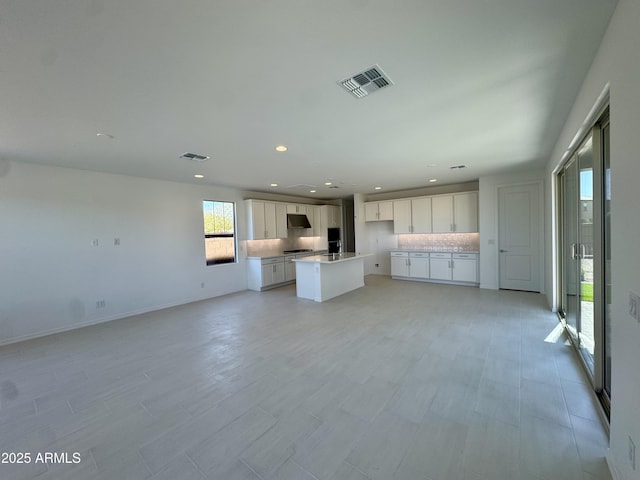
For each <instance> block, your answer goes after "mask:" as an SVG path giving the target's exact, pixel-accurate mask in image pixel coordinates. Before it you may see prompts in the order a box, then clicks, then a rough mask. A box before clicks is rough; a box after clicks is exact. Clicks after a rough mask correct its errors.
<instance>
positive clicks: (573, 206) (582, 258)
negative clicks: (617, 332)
mask: <svg viewBox="0 0 640 480" xmlns="http://www.w3.org/2000/svg"><path fill="white" fill-rule="evenodd" d="M610 176H611V164H610V159H609V120H608V113H607V112H606V111H605V113H604V114H603V115H602V117H600V119H599V120H598V122H597V123H596V124H595V125H594V126H593V128H592V129H591V131H590V132H589V133H588V134H587V135H586V136H585V138H584V139H583V140H582V143H580V145H579V146H578V148H576V149H575V151H574V153H573V155H572V156H571V157H570V158H569V159H568V160H567V162H566V163H565V164H564V165H563V167H562V169H561V170H560V171H559V173H558V183H557V185H558V192H559V196H558V200H559V204H558V213H559V215H558V232H559V235H558V252H559V258H558V260H559V264H558V266H559V282H558V284H559V298H560V305H559V306H558V307H559V308H558V311H559V314H560V318H561V320H562V323H563V324H564V325H565V327H566V330H567V332H568V334H569V337H570V338H571V341H572V343H573V345H574V346H575V348H576V349H577V351H578V352H579V354H580V357H581V358H582V359H583V361H584V365H585V366H586V370H587V372H589V374H590V376H591V380H592V382H593V385H594V388H595V389H596V391H598V392H599V393H601V394H602V395H601V397H602V398H603V404H604V405H605V406H608V402H609V400H608V399H609V398H610V395H609V392H610V391H611V389H610V385H611V378H610V377H611V375H610V372H611V348H610V345H611V342H610V334H609V332H610V329H609V318H610V303H611V288H610V285H611V268H610V265H611V261H610V260H611V244H610V212H611V188H610Z"/></svg>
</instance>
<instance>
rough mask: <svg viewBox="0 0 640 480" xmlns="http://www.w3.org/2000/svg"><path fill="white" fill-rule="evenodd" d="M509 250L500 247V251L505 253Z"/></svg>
mask: <svg viewBox="0 0 640 480" xmlns="http://www.w3.org/2000/svg"><path fill="white" fill-rule="evenodd" d="M508 251H509V250H503V249H502V248H501V249H500V253H507V252H508Z"/></svg>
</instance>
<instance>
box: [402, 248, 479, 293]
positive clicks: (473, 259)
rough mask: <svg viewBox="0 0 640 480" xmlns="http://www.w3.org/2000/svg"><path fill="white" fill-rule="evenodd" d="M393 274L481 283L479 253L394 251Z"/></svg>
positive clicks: (465, 283) (453, 282) (406, 277)
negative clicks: (479, 279)
mask: <svg viewBox="0 0 640 480" xmlns="http://www.w3.org/2000/svg"><path fill="white" fill-rule="evenodd" d="M391 276H392V277H402V278H405V279H408V280H411V279H415V280H431V281H434V282H445V283H452V284H457V283H459V284H464V285H468V284H470V283H473V284H477V283H478V254H477V253H453V254H452V253H445V252H429V253H427V252H407V251H392V252H391Z"/></svg>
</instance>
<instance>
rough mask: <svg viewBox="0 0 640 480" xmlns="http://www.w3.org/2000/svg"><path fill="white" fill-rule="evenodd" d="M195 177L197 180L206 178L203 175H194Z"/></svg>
mask: <svg viewBox="0 0 640 480" xmlns="http://www.w3.org/2000/svg"><path fill="white" fill-rule="evenodd" d="M194 177H196V178H204V175H202V174H201V173H196V174H195V175H194Z"/></svg>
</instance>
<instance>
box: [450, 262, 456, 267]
mask: <svg viewBox="0 0 640 480" xmlns="http://www.w3.org/2000/svg"><path fill="white" fill-rule="evenodd" d="M455 267H456V261H455V260H451V268H455Z"/></svg>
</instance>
